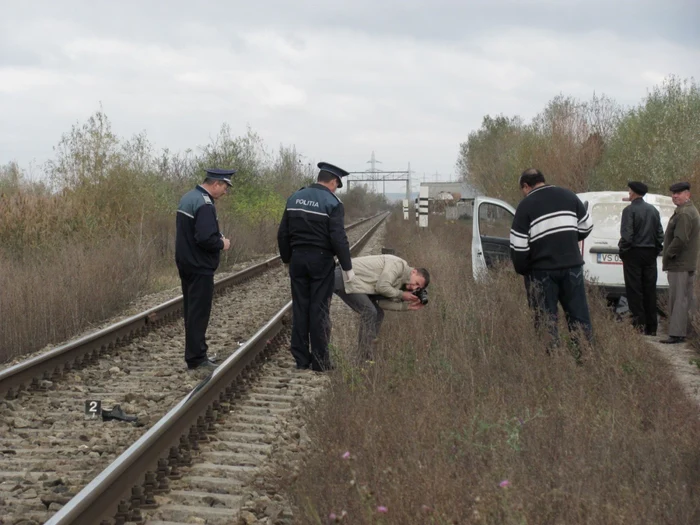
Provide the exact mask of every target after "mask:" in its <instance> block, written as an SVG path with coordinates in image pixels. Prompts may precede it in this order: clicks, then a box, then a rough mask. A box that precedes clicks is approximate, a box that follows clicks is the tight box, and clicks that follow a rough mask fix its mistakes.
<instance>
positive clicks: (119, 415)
mask: <svg viewBox="0 0 700 525" xmlns="http://www.w3.org/2000/svg"><path fill="white" fill-rule="evenodd" d="M137 419H138V418H137V417H136V416H127V415H126V414H125V413H124V411H123V410H122V407H120V406H119V405H114V406H113V407H112V410H103V411H102V421H112V420H115V421H125V422H127V423H133V422H134V421H136V420H137Z"/></svg>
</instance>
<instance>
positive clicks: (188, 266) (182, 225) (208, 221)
mask: <svg viewBox="0 0 700 525" xmlns="http://www.w3.org/2000/svg"><path fill="white" fill-rule="evenodd" d="M176 224H177V236H176V238H175V263H176V264H177V267H178V268H179V269H181V270H184V271H186V272H192V273H199V274H204V275H213V274H214V271H215V270H216V269H217V268H218V266H219V255H220V253H221V250H223V248H224V239H223V236H222V235H221V232H219V221H218V219H217V218H216V208H215V207H214V199H212V198H211V195H209V193H208V192H207V190H205V189H204V188H202V187H201V186H197V187H196V188H195V189H193V190H192V191H190V192H188V193H186V194H185V195H184V196H183V197H182V199H180V204H179V206H178V207H177V223H176Z"/></svg>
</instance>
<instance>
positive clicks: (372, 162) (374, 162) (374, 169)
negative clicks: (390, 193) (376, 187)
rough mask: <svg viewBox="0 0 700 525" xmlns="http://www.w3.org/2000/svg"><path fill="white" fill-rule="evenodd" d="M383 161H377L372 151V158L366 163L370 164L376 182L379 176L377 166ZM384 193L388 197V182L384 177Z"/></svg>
mask: <svg viewBox="0 0 700 525" xmlns="http://www.w3.org/2000/svg"><path fill="white" fill-rule="evenodd" d="M381 163H382V161H381V160H377V158H376V157H375V156H374V151H372V158H371V159H370V160H368V161H367V162H366V164H369V165H370V166H371V167H370V173H371V174H372V177H371V178H373V179H375V182H376V175H377V164H381ZM382 184H383V187H382V193H383V194H384V196H386V181H385V180H384V177H382Z"/></svg>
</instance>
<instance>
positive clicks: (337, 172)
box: [318, 162, 349, 188]
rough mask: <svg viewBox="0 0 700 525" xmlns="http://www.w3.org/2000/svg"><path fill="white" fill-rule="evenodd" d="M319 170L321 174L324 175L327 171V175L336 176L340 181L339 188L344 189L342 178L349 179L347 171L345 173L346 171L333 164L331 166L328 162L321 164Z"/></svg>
mask: <svg viewBox="0 0 700 525" xmlns="http://www.w3.org/2000/svg"><path fill="white" fill-rule="evenodd" d="M318 169H320V170H321V172H320V173H323V172H324V171H325V172H326V173H330V174H331V175H334V176H335V177H336V178H337V179H338V187H339V188H342V187H343V179H342V177H347V176H348V175H349V173H348V172H347V171H345V170H344V169H342V168H339V167H338V166H333V164H329V163H327V162H319V163H318ZM320 173H319V174H320Z"/></svg>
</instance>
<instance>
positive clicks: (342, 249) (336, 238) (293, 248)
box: [277, 162, 354, 372]
mask: <svg viewBox="0 0 700 525" xmlns="http://www.w3.org/2000/svg"><path fill="white" fill-rule="evenodd" d="M318 167H319V169H320V171H319V173H318V177H317V181H316V184H312V185H311V186H309V187H308V188H302V189H300V190H299V191H297V192H295V193H294V194H293V195H292V196H291V197H289V199H287V206H286V208H285V210H284V214H283V215H282V221H281V222H280V225H279V230H278V231H277V244H278V246H279V251H280V257H281V259H282V262H283V263H285V264H289V277H290V280H291V284H292V344H291V352H292V356H293V357H294V361H295V362H296V367H297V368H298V369H304V370H305V369H312V370H314V371H317V372H323V371H325V370H329V369H330V368H332V367H331V362H330V359H329V356H328V340H329V338H330V331H331V324H330V303H331V298H332V296H333V285H334V270H335V260H334V258H333V256H334V255H335V256H337V257H338V262H339V263H340V266H341V268H342V270H343V276H344V278H345V280H346V281H349V280H350V279H352V277H354V275H353V271H352V262H351V260H350V244H349V243H348V238H347V235H346V234H345V223H344V220H345V210H344V208H343V203H342V202H341V201H340V199H339V198H338V197H336V196H335V190H336V189H338V188H342V187H343V181H342V179H341V177H345V176H347V175H348V172H347V171H345V170H343V169H341V168H338V167H337V166H333V165H332V164H328V163H327V162H319V163H318ZM309 343H310V347H311V350H310V351H309Z"/></svg>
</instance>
